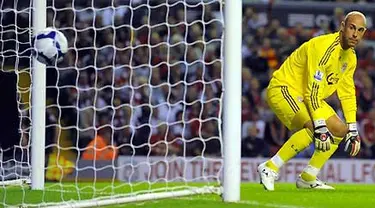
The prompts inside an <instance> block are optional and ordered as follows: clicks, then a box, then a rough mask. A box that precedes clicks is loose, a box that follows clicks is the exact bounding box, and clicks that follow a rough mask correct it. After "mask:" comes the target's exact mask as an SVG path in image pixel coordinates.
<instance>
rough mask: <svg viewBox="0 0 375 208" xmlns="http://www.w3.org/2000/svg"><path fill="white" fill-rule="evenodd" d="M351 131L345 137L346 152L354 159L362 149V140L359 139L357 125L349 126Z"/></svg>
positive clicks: (351, 124)
mask: <svg viewBox="0 0 375 208" xmlns="http://www.w3.org/2000/svg"><path fill="white" fill-rule="evenodd" d="M348 127H349V131H348V133H346V135H345V149H344V150H345V152H348V153H349V155H350V156H352V157H354V156H356V155H357V154H358V152H359V150H360V149H361V140H360V138H359V134H358V130H357V124H356V123H350V124H348Z"/></svg>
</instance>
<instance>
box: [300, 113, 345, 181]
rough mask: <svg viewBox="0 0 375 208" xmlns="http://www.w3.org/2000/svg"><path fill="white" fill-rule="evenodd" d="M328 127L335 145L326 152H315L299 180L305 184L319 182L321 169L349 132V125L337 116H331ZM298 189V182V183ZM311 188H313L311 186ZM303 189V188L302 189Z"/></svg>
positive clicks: (327, 121)
mask: <svg viewBox="0 0 375 208" xmlns="http://www.w3.org/2000/svg"><path fill="white" fill-rule="evenodd" d="M326 123H327V127H328V129H329V131H330V132H331V133H332V135H333V136H334V143H333V144H331V149H330V150H329V151H326V152H322V151H315V152H314V154H313V156H312V157H311V159H310V162H309V164H308V166H307V167H306V168H305V169H304V171H303V172H302V174H301V178H300V179H298V180H300V181H304V182H314V181H317V175H318V174H319V171H320V169H321V168H322V167H323V165H324V164H325V163H326V162H327V160H328V159H329V158H330V157H331V156H332V155H333V153H335V151H336V150H337V148H338V146H339V144H340V142H341V141H342V139H343V138H344V137H345V134H346V133H347V132H348V128H347V125H346V124H345V123H344V122H342V121H341V119H340V118H339V117H338V116H337V115H336V114H334V115H332V116H330V117H329V118H328V119H327V120H326ZM297 187H298V181H297ZM309 187H311V186H309ZM301 188H303V187H301Z"/></svg>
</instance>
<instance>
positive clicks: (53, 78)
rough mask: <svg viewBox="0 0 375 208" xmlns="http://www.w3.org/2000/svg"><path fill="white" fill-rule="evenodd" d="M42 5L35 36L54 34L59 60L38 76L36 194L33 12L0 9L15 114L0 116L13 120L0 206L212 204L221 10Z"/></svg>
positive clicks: (56, 1) (135, 1) (206, 1)
mask: <svg viewBox="0 0 375 208" xmlns="http://www.w3.org/2000/svg"><path fill="white" fill-rule="evenodd" d="M47 2H48V3H47V8H46V9H47V17H46V19H47V26H48V27H55V28H57V29H58V30H59V31H61V32H63V33H64V34H65V35H66V37H67V39H68V42H69V51H68V53H67V54H66V56H65V58H64V60H63V61H62V62H61V63H58V64H57V65H55V66H47V69H46V76H47V80H46V82H47V86H46V98H47V100H46V109H45V113H46V114H45V118H46V128H45V130H46V134H45V135H46V136H45V137H46V138H45V142H46V146H45V149H44V150H41V151H45V157H46V162H45V169H44V173H45V181H46V183H45V185H44V189H43V190H41V191H32V190H30V185H29V182H30V176H31V174H32V164H31V161H32V160H31V157H32V156H31V149H32V148H33V146H32V145H31V140H32V138H31V129H32V125H33V121H32V119H31V109H32V106H33V103H32V102H31V97H32V96H37V95H35V94H32V95H31V89H32V86H33V83H34V79H35V77H33V76H32V74H33V73H32V70H31V69H32V61H31V60H32V56H31V48H30V42H31V37H32V31H33V29H32V28H33V24H32V14H33V8H34V5H33V1H30V0H25V1H2V3H0V7H1V12H0V15H1V16H0V25H1V27H0V28H1V30H0V46H1V51H0V61H1V71H2V72H1V74H0V75H1V76H3V77H5V78H6V77H8V76H9V77H12V78H9V79H10V80H14V85H15V86H16V88H15V89H16V92H15V93H16V95H17V96H16V95H15V96H14V99H16V101H17V102H14V103H17V107H18V110H16V111H15V112H16V115H15V114H14V112H13V113H12V112H10V111H8V112H7V111H1V112H4V113H6V116H3V115H1V118H2V120H4V118H5V120H7V119H8V118H12V119H13V118H14V117H16V121H17V125H15V126H16V127H14V126H13V127H12V128H16V131H13V132H11V133H9V135H11V136H8V138H12V143H7V144H8V145H3V144H4V141H1V143H2V146H1V147H2V148H1V153H2V157H3V158H2V160H1V171H0V175H1V181H0V186H1V190H0V203H1V205H2V206H5V207H7V206H40V205H42V206H54V205H56V206H57V205H61V207H63V205H66V206H67V207H69V206H73V205H74V206H83V207H92V206H96V205H107V204H111V203H122V202H124V203H125V202H129V201H137V200H146V199H157V198H164V197H173V196H185V195H191V194H200V193H218V194H220V193H221V188H220V187H221V184H220V181H221V179H222V173H223V160H222V158H223V142H222V135H221V132H222V131H221V128H222V120H221V115H222V98H223V79H222V78H223V72H222V71H223V70H222V68H223V61H222V52H223V50H222V47H223V27H224V23H223V2H222V1H221V0H183V1H182V0H180V1H177V0H152V1H151V0H131V1H128V0H124V1H122V0H112V1H111V0H89V1H83V0H82V1H80V0H50V1H47ZM239 12H240V11H239ZM33 70H38V69H33ZM2 80H3V78H2ZM0 84H3V82H1V83H0ZM1 88H2V89H4V87H3V86H2V87H1ZM0 96H2V94H0ZM1 99H2V100H3V101H1V102H3V103H7V102H8V101H9V102H11V101H12V99H8V100H4V98H1ZM17 112H18V113H17ZM8 126H9V125H8ZM9 128H10V129H12V128H11V127H9ZM4 131H6V130H3V131H2V133H3V134H5V133H4ZM9 131H10V130H9ZM7 134H8V133H7ZM1 139H4V140H7V138H1ZM9 144H10V145H9ZM34 159H35V158H34ZM10 185H12V186H10Z"/></svg>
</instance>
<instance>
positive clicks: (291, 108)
mask: <svg viewBox="0 0 375 208" xmlns="http://www.w3.org/2000/svg"><path fill="white" fill-rule="evenodd" d="M267 102H268V105H269V106H270V108H271V109H272V111H273V112H274V113H275V114H276V116H277V117H278V118H279V119H280V120H281V122H282V123H283V124H284V125H285V126H286V127H287V128H288V129H289V130H298V129H301V128H302V127H303V125H304V124H305V123H306V122H308V121H310V120H311V118H310V114H309V111H308V110H307V107H306V105H305V103H304V102H303V96H302V95H301V94H300V93H298V92H296V91H295V90H293V89H291V88H288V87H287V86H279V87H273V88H269V89H267ZM322 108H323V109H324V112H325V113H324V116H325V117H324V119H326V120H327V119H328V118H329V117H331V116H333V115H336V112H335V111H334V110H333V109H332V108H331V106H329V105H328V104H327V103H326V102H325V101H323V103H322Z"/></svg>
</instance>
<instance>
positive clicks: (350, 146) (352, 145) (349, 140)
mask: <svg viewBox="0 0 375 208" xmlns="http://www.w3.org/2000/svg"><path fill="white" fill-rule="evenodd" d="M355 68H356V65H355V64H354V66H352V67H350V68H349V69H348V71H347V72H346V74H345V75H344V76H343V79H342V80H341V83H340V86H339V88H338V89H337V95H338V97H339V99H340V102H341V107H342V110H343V112H344V116H345V120H346V123H347V124H348V129H349V131H348V133H347V134H346V136H345V151H346V152H348V153H349V154H350V155H351V156H356V155H357V154H358V152H359V150H360V147H361V140H360V137H359V133H358V129H357V124H356V120H357V119H356V114H357V101H356V96H355V85H354V78H353V75H354V71H355Z"/></svg>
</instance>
